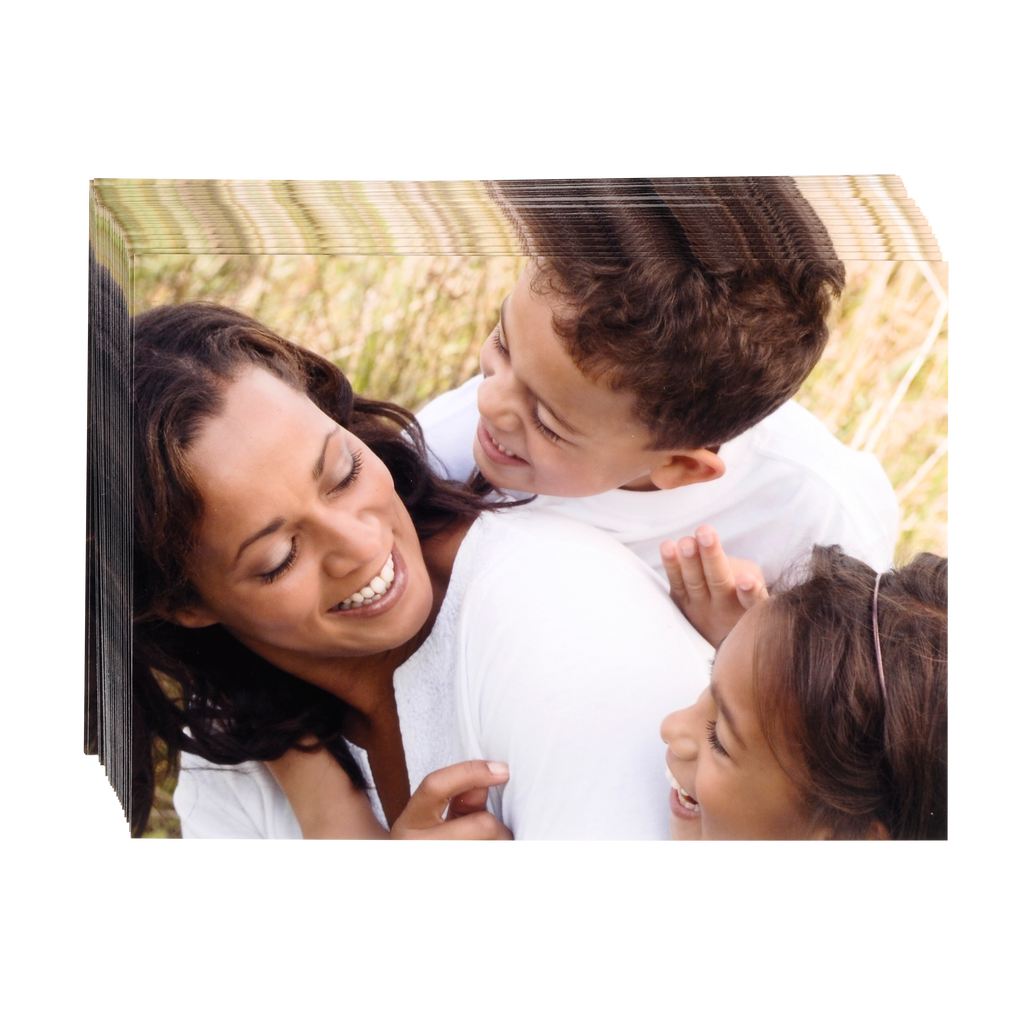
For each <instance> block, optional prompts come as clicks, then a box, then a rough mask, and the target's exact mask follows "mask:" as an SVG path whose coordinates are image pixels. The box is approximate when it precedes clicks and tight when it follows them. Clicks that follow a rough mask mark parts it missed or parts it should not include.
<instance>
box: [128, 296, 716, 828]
mask: <svg viewBox="0 0 1024 1024" xmlns="http://www.w3.org/2000/svg"><path fill="white" fill-rule="evenodd" d="M134 326H135V381H136V393H135V398H136V403H135V413H136V427H135V428H136V456H135V480H134V488H135V515H136V540H135V562H136V578H135V603H136V611H137V622H136V632H135V660H136V670H135V694H136V701H137V704H138V709H139V715H138V718H139V721H140V726H141V727H142V728H144V729H145V730H146V731H147V732H148V733H149V734H150V735H157V736H159V737H161V738H162V739H163V740H164V742H166V743H167V744H168V745H169V746H170V747H171V748H172V749H174V750H182V751H184V752H185V753H186V759H185V762H184V763H183V773H182V777H181V780H180V782H179V788H178V792H177V793H176V806H177V807H178V809H179V813H180V814H181V816H182V822H183V832H184V834H185V835H196V836H199V835H211V836H214V835H221V836H228V835H236V836H254V837H255V836H277V835H282V836H283V835H298V834H300V830H299V825H298V823H297V821H296V820H295V818H294V815H292V814H291V812H290V810H289V808H288V805H287V801H286V800H285V799H284V797H283V794H282V793H281V791H280V789H278V788H277V786H276V784H275V783H274V782H273V780H272V779H271V777H270V775H269V773H268V772H267V771H266V770H265V769H264V768H263V767H262V766H260V765H259V764H258V763H254V762H259V761H272V760H275V759H277V758H280V757H282V756H283V755H284V754H285V753H286V752H287V751H289V750H291V749H294V748H296V747H301V746H303V745H304V744H308V742H309V740H310V739H312V740H313V741H315V743H317V744H322V745H323V746H324V747H326V748H327V749H328V750H329V751H330V752H331V754H333V755H334V757H335V759H336V760H337V762H338V764H339V765H341V767H342V768H343V769H344V770H345V772H346V774H347V776H348V777H349V778H350V779H351V780H352V783H353V785H354V786H356V787H357V788H358V787H364V786H369V787H370V789H369V795H370V798H371V803H372V804H373V808H374V812H375V814H376V817H377V819H378V821H380V822H381V823H385V822H386V823H387V824H388V825H394V824H395V823H396V822H397V821H399V819H400V816H401V813H402V811H403V809H404V808H405V806H406V804H407V802H408V800H409V795H410V791H411V790H412V789H415V788H416V786H418V785H419V783H420V782H421V781H422V780H423V778H424V777H425V776H427V775H428V774H429V773H431V772H433V771H435V770H436V769H440V768H442V767H444V766H446V765H450V764H452V763H453V762H458V761H461V760H465V759H477V760H480V761H492V762H500V763H502V764H507V765H508V770H509V779H508V782H507V783H506V784H505V785H504V786H503V787H501V792H500V793H494V794H492V797H491V798H490V801H489V804H488V806H489V807H490V809H491V810H492V811H493V812H494V814H495V815H496V817H497V818H498V819H500V820H501V821H502V822H503V823H504V825H505V826H507V827H508V828H511V830H512V831H513V833H514V834H515V835H516V836H517V838H534V837H566V838H570V837H579V838H603V837H608V838H612V837H622V838H660V837H662V836H667V828H666V825H665V822H664V816H663V812H662V808H661V805H660V800H659V799H658V798H657V787H656V786H655V785H654V784H653V783H654V781H655V780H656V779H657V777H658V775H659V773H660V771H661V766H660V761H661V756H662V752H661V745H660V744H659V743H658V741H657V736H656V732H655V730H652V729H651V722H652V721H653V722H656V721H657V720H658V719H659V718H660V717H663V716H664V715H665V714H666V713H667V712H668V711H669V710H671V709H672V708H673V707H678V706H679V704H680V703H681V702H685V701H686V700H687V699H692V698H694V697H696V695H697V693H698V692H699V691H700V690H701V689H702V688H703V684H704V681H705V679H706V668H704V665H703V663H702V658H701V651H702V645H701V642H700V641H699V640H698V639H697V638H696V634H695V633H694V632H693V630H692V629H691V628H690V627H689V626H688V625H687V624H686V623H685V621H684V620H683V619H682V618H681V617H680V616H679V615H678V613H677V612H676V611H675V609H674V608H673V607H672V605H671V602H670V601H669V599H668V597H667V595H666V594H665V592H664V589H663V585H662V584H661V583H660V581H659V580H658V578H657V577H656V576H655V575H654V573H653V572H651V571H650V570H649V569H647V568H646V567H644V566H643V565H642V564H640V563H639V562H638V561H637V560H636V559H635V558H634V557H633V556H632V555H630V554H629V553H628V552H626V551H625V550H624V549H622V548H621V547H620V546H619V545H618V544H617V543H616V542H614V541H612V540H610V539H609V538H607V537H605V536H603V535H602V534H600V533H599V532H598V531H596V530H594V529H592V528H590V527H588V526H586V525H585V524H581V523H576V522H573V521H570V520H567V519H563V518H561V517H559V516H557V515H554V514H546V513H541V512H535V511H533V510H530V509H529V508H525V509H515V510H511V511H508V510H505V511H502V510H491V511H487V512H481V511H480V506H479V504H478V503H477V502H476V500H475V499H474V498H472V497H471V496H468V495H466V494H465V493H463V492H462V491H459V490H457V489H455V488H453V487H452V486H450V485H447V484H445V483H443V482H442V481H439V480H438V479H437V478H436V477H434V476H433V475H432V474H431V473H430V472H429V470H428V469H427V465H426V460H425V455H424V451H423V447H422V442H421V440H420V439H419V434H418V429H417V427H416V425H415V421H414V420H413V419H412V417H411V416H410V415H409V414H408V413H405V412H404V411H402V410H400V409H397V408H396V407H394V406H390V405H387V404H384V403H373V402H367V401H365V400H362V399H358V398H355V397H354V396H353V395H352V392H351V389H350V387H349V385H348V382H347V381H346V380H345V378H344V376H343V375H342V374H341V372H340V371H339V370H338V369H337V368H336V367H335V366H333V365H332V364H331V363H329V362H327V361H326V360H324V359H322V358H320V357H318V356H316V355H314V354H312V353H310V352H307V351H305V350H303V349H301V348H299V347H298V346H295V345H293V344H291V343H290V342H287V341H285V340H284V339H282V338H279V337H278V336H276V335H275V334H273V332H271V331H269V330H267V329H266V328H264V327H262V326H261V325H260V324H258V323H256V322H255V321H253V320H251V319H250V318H248V317H245V316H243V315H242V314H240V313H237V312H234V311H232V310H227V309H223V308H220V307H216V306H208V305H190V306H180V307H174V308H163V309H157V310H153V311H151V312H149V313H146V314H144V315H142V316H140V317H138V318H137V319H136V321H135V325H134ZM243 763H244V764H243ZM213 765H234V766H238V767H236V768H234V769H231V770H224V769H218V768H215V767H213ZM143 818H144V808H143V807H140V808H138V809H137V811H136V814H135V816H134V819H135V823H136V829H138V828H139V827H140V823H141V822H142V821H143Z"/></svg>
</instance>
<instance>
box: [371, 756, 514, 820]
mask: <svg viewBox="0 0 1024 1024" xmlns="http://www.w3.org/2000/svg"><path fill="white" fill-rule="evenodd" d="M505 782H508V767H507V766H506V765H503V764H498V763H497V762H494V761H462V762H460V763H459V764H453V765H449V767H447V768H441V769H439V770H438V771H436V772H431V773H430V774H429V775H428V776H426V778H424V780H423V781H422V782H421V783H420V785H419V788H418V789H417V790H416V792H415V793H413V795H412V796H411V797H410V799H409V802H408V803H407V804H406V805H405V810H404V811H402V813H401V814H400V815H399V816H398V819H397V820H396V821H395V824H394V825H393V826H392V829H391V838H392V839H511V838H512V833H511V832H509V830H508V829H507V828H505V826H504V825H502V824H501V822H500V821H498V819H497V818H495V817H494V815H493V814H489V813H488V812H487V811H485V810H484V807H485V806H486V805H487V790H488V788H489V787H490V786H500V785H502V783H505ZM445 811H447V812H448V813H447V815H446V814H445Z"/></svg>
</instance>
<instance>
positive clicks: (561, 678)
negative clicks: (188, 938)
mask: <svg viewBox="0 0 1024 1024" xmlns="http://www.w3.org/2000/svg"><path fill="white" fill-rule="evenodd" d="M90 198H91V207H92V209H91V221H90V225H91V251H90V385H89V387H90V405H89V416H90V425H89V516H88V532H89V538H88V544H89V576H88V607H87V647H88V657H87V679H86V750H87V752H89V753H94V754H98V755H99V756H100V758H101V760H102V762H103V764H104V765H105V766H106V769H107V773H108V776H109V777H110V779H111V782H112V784H113V785H114V788H115V789H116V790H117V792H118V795H119V797H120V799H121V802H122V804H123V806H124V807H125V811H126V815H127V817H128V819H129V823H130V827H131V831H132V834H133V835H135V836H139V837H151V838H177V837H185V838H193V837H194V838H203V837H210V838H303V837H305V838H314V837H323V838H387V837H388V836H389V835H390V836H391V837H392V838H421V837H424V838H432V837H437V838H452V839H461V838H464V839H509V838H516V839H531V838H536V839H542V838H554V839H557V838H575V839H608V838H627V839H668V838H674V839H698V838H701V839H714V838H740V839H759V838H762V839H763V838H779V839H800V838H945V827H946V825H945V822H946V803H945V801H946V796H945V793H946V790H945V784H946V752H945V732H946V720H945V714H946V703H945V701H946V676H945V643H946V617H945V602H946V557H945V556H946V554H947V550H946V494H947V488H946V445H947V441H946V383H947V380H946V374H947V355H946V314H947V308H948V298H947V287H948V276H947V268H946V265H945V264H944V263H943V262H942V259H941V253H940V251H939V249H938V245H937V243H936V241H935V239H934V238H933V237H932V235H931V232H930V229H929V228H928V225H927V222H926V221H925V219H924V217H923V216H922V214H921V212H920V211H918V210H917V208H916V206H915V205H914V203H913V201H912V200H911V199H910V198H909V197H907V196H906V193H905V191H904V190H903V188H902V185H901V183H900V182H899V179H897V178H895V177H892V176H877V177H869V176H862V177H853V176H851V177H835V178H796V179H794V178H703V179H698V178H690V179H682V178H680V179H609V180H597V179H582V180H577V181H520V182H285V181H279V182H245V181H235V182H230V181H194V182H171V181H131V180H116V179H106V180H97V181H94V182H93V183H92V187H91V196H90ZM712 658H713V659H714V668H713V669H711V670H709V667H708V666H709V661H710V660H711V659H712ZM907 721H913V722H914V723H915V724H914V726H913V727H912V728H911V727H907V726H906V725H905V724H904V723H906V722H907ZM594 751H598V752H599V754H598V755H596V756H595V754H594ZM581 764H585V765H587V770H586V771H581V768H580V765H581ZM907 765H912V767H907Z"/></svg>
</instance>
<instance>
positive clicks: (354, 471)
mask: <svg viewBox="0 0 1024 1024" xmlns="http://www.w3.org/2000/svg"><path fill="white" fill-rule="evenodd" d="M362 464H363V460H362V459H361V458H360V457H359V452H353V453H352V468H351V469H350V470H349V472H348V475H347V476H346V477H345V479H344V480H341V481H339V482H338V483H337V484H335V486H334V487H332V488H331V494H334V493H336V492H337V491H343V490H344V489H345V488H346V487H348V486H349V484H352V483H355V479H356V477H357V476H359V469H360V467H361V466H362Z"/></svg>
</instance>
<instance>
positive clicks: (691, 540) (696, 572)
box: [661, 526, 768, 647]
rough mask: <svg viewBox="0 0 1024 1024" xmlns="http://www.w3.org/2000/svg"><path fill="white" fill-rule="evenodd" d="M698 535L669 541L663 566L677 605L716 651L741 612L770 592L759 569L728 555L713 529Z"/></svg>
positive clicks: (663, 551) (700, 530)
mask: <svg viewBox="0 0 1024 1024" xmlns="http://www.w3.org/2000/svg"><path fill="white" fill-rule="evenodd" d="M694 532H695V533H696V536H695V537H683V538H682V539H681V540H679V541H678V542H673V541H670V540H667V541H665V542H664V543H663V544H662V545H661V564H662V565H663V566H664V567H665V572H666V574H667V575H668V582H669V587H670V588H671V595H672V600H673V601H675V603H676V607H677V608H678V609H679V610H680V611H681V612H682V613H683V614H684V615H685V616H686V617H687V619H689V620H690V624H691V625H692V626H693V627H694V629H696V630H697V632H698V633H700V635H701V636H702V637H704V639H705V640H707V641H708V643H710V644H712V645H713V646H715V647H717V646H718V645H719V644H720V643H721V642H722V641H723V640H724V639H725V637H726V636H727V635H728V633H729V631H730V630H731V629H732V627H733V626H735V625H736V623H737V622H739V620H740V617H741V616H742V615H743V613H744V612H745V611H746V610H747V609H748V608H752V607H753V606H754V605H755V604H757V602H758V601H762V600H764V598H766V597H767V596H768V590H767V588H766V587H765V583H764V576H762V575H761V570H760V569H759V568H758V567H757V565H755V564H754V563H753V562H748V561H747V560H746V559H743V558H729V557H727V556H726V554H725V552H724V551H723V550H722V545H721V544H720V543H719V540H718V534H717V533H715V531H714V530H713V529H711V527H710V526H701V527H698V528H697V530H696V531H694Z"/></svg>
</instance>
